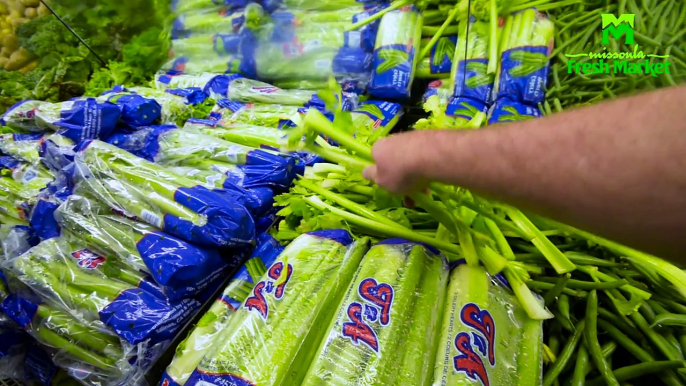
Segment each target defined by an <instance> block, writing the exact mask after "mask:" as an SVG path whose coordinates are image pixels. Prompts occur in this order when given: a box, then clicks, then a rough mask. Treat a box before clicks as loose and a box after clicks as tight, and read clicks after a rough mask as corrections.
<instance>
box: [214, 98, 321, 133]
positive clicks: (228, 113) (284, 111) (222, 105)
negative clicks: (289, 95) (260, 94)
mask: <svg viewBox="0 0 686 386" xmlns="http://www.w3.org/2000/svg"><path fill="white" fill-rule="evenodd" d="M306 112H307V109H306V108H303V107H297V106H285V105H270V104H260V103H255V104H253V103H240V102H233V101H230V100H228V99H219V100H218V101H217V106H216V107H215V108H214V110H212V112H211V113H210V116H209V119H210V120H214V121H219V122H221V123H222V124H230V123H247V124H251V125H257V126H266V127H276V128H282V127H295V126H296V124H295V123H294V122H293V120H298V119H299V118H300V116H301V115H303V114H305V113H306Z"/></svg>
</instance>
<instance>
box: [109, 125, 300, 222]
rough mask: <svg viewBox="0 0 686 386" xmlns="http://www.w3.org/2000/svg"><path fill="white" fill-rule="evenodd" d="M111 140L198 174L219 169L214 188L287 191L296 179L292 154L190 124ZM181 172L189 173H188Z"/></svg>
mask: <svg viewBox="0 0 686 386" xmlns="http://www.w3.org/2000/svg"><path fill="white" fill-rule="evenodd" d="M108 142H109V143H111V144H113V145H116V146H118V147H121V148H123V149H125V150H128V151H131V152H132V153H134V154H136V155H138V156H141V157H143V158H146V159H148V160H151V161H155V162H158V163H161V164H163V165H165V166H169V167H172V166H187V167H192V168H195V169H196V170H197V172H195V173H199V172H203V171H207V172H215V173H216V172H219V179H216V180H213V182H212V184H211V189H214V188H215V187H219V188H226V189H227V190H231V189H234V188H235V187H238V188H246V189H258V188H273V189H279V190H284V189H287V188H288V187H289V186H290V185H291V182H292V181H293V179H294V178H295V171H294V167H295V163H294V160H293V158H292V157H290V156H287V155H285V154H280V153H277V152H273V151H271V150H262V149H256V148H253V147H249V146H244V145H240V144H237V143H234V142H229V141H224V140H222V139H219V138H218V137H215V136H210V135H206V134H203V133H202V132H200V131H198V130H195V129H193V128H190V127H184V128H183V129H175V128H170V127H163V128H156V129H144V130H140V131H138V132H136V133H134V134H124V135H117V136H113V137H111V138H110V139H109V140H108ZM141 145H143V146H141ZM181 174H182V175H186V176H188V173H187V172H184V173H181ZM189 177H193V175H190V176H189ZM254 192H255V193H256V194H258V193H259V191H254ZM238 200H241V199H240V198H239V199H238ZM268 201H269V200H268ZM243 204H244V205H245V206H246V207H247V208H248V209H252V207H253V205H252V204H251V203H248V202H245V203H243Z"/></svg>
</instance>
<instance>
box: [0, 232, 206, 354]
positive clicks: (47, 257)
mask: <svg viewBox="0 0 686 386" xmlns="http://www.w3.org/2000/svg"><path fill="white" fill-rule="evenodd" d="M3 267H4V268H6V269H7V270H8V272H9V273H10V274H11V275H12V276H13V277H15V278H16V279H18V280H19V281H21V282H22V283H23V284H24V285H26V286H28V287H29V288H30V289H31V290H33V292H35V293H36V294H37V295H38V296H39V297H40V298H41V299H42V300H43V301H44V302H45V303H46V304H49V305H50V306H51V307H53V308H56V309H61V310H64V311H65V312H67V313H69V314H70V315H72V316H73V317H74V318H76V319H77V320H78V321H79V322H80V323H81V324H85V325H88V326H92V327H93V328H96V329H101V330H103V331H105V330H111V331H112V332H113V333H115V334H116V335H117V336H119V337H120V338H121V339H123V340H125V341H126V342H128V343H129V344H131V345H137V344H139V343H141V342H147V344H150V345H152V344H156V343H161V342H165V341H167V340H169V339H171V338H173V337H174V335H175V334H176V332H177V331H178V330H179V329H180V328H181V327H182V326H183V321H184V319H185V318H187V317H189V316H190V315H192V313H193V312H195V311H196V310H197V309H198V308H199V307H200V304H199V303H198V302H197V301H196V300H193V299H185V300H181V301H178V302H174V303H170V302H169V300H168V299H167V298H166V297H164V296H163V295H162V292H161V290H160V289H159V287H157V286H156V285H155V284H153V283H151V282H149V281H148V280H146V278H145V276H144V275H143V274H141V273H139V272H137V271H134V270H132V269H130V268H128V267H126V266H125V265H123V264H121V263H120V261H119V260H118V259H117V258H116V257H114V258H113V257H112V256H109V257H108V256H104V255H101V254H99V253H97V252H95V251H93V250H90V249H88V248H86V245H85V243H82V242H81V241H80V240H75V238H66V237H56V238H52V239H49V240H44V241H43V242H41V243H40V244H38V245H37V246H35V247H33V248H31V249H30V250H29V251H27V252H26V253H24V254H22V255H21V256H18V257H16V258H14V259H12V260H9V261H7V262H6V263H4V264H3ZM10 316H11V315H10Z"/></svg>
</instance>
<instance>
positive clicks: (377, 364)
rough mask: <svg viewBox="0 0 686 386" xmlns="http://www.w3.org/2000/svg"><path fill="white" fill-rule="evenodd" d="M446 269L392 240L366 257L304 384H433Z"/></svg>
mask: <svg viewBox="0 0 686 386" xmlns="http://www.w3.org/2000/svg"><path fill="white" fill-rule="evenodd" d="M447 281H448V267H447V263H446V261H445V259H444V258H443V256H440V255H437V254H435V253H434V252H432V251H430V250H429V249H428V248H427V247H425V246H422V245H419V244H415V243H410V242H407V241H403V240H399V239H394V240H388V241H386V242H382V243H379V244H377V245H375V246H374V247H372V248H371V249H370V250H369V252H367V254H366V255H365V257H364V259H363V260H362V263H361V265H360V267H359V268H358V269H357V273H356V274H355V278H354V279H353V281H352V282H351V284H350V286H349V287H348V291H347V293H346V296H345V298H344V299H343V301H342V302H341V304H340V306H339V307H338V314H337V317H336V318H335V319H334V320H332V321H331V323H330V325H329V328H328V330H327V334H328V335H327V336H326V337H325V339H324V340H323V341H322V343H321V345H320V346H319V350H318V351H317V354H316V356H315V360H314V361H313V362H312V364H311V365H310V368H309V371H308V373H307V376H306V378H305V380H304V381H303V383H302V384H303V385H307V386H309V385H322V384H326V385H332V386H335V385H338V386H353V385H356V386H363V385H370V386H371V385H428V384H429V382H430V380H431V376H432V368H433V365H432V363H433V361H434V358H433V357H434V352H435V349H436V348H437V346H436V343H437V338H438V335H437V332H438V331H439V328H440V320H441V315H442V313H441V311H442V308H443V297H444V295H445V289H446V284H447Z"/></svg>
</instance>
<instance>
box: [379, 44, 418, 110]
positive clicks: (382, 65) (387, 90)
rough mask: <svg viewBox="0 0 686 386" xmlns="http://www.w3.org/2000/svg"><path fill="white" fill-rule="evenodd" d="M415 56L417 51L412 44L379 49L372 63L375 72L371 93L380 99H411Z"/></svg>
mask: <svg viewBox="0 0 686 386" xmlns="http://www.w3.org/2000/svg"><path fill="white" fill-rule="evenodd" d="M414 56H415V49H414V45H412V44H408V45H403V44H393V45H389V46H384V47H379V48H377V49H376V50H375V51H374V58H373V61H372V68H373V72H372V79H371V82H370V83H369V92H370V93H371V94H372V95H373V96H375V97H377V98H380V99H392V100H404V99H407V98H409V97H410V88H411V86H412V70H413V63H414ZM401 59H404V60H401ZM396 61H397V63H396Z"/></svg>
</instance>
